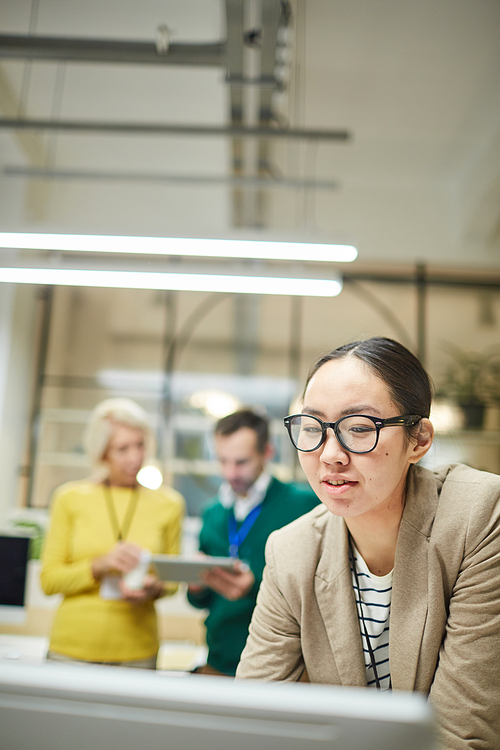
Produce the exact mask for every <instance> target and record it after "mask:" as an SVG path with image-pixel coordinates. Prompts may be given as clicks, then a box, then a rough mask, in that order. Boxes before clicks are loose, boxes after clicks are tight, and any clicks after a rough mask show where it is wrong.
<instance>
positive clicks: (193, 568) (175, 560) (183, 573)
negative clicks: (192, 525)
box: [151, 555, 235, 583]
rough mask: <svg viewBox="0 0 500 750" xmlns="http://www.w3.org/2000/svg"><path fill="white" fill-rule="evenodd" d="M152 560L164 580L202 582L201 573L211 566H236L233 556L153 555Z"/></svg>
mask: <svg viewBox="0 0 500 750" xmlns="http://www.w3.org/2000/svg"><path fill="white" fill-rule="evenodd" d="M151 562H152V563H153V565H154V567H155V568H156V570H157V573H158V576H159V578H160V579H161V580H162V581H183V582H184V583H201V575H202V573H204V572H205V571H207V570H210V568H230V569H232V568H234V563H235V560H234V558H233V557H209V556H207V557H192V556H187V555H185V556H183V555H153V557H152V560H151Z"/></svg>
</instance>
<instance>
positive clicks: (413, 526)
mask: <svg viewBox="0 0 500 750" xmlns="http://www.w3.org/2000/svg"><path fill="white" fill-rule="evenodd" d="M437 503H438V485H437V482H436V477H435V475H434V474H433V473H432V472H430V471H428V470H426V469H423V468H422V467H413V466H412V467H410V471H409V473H408V481H407V494H406V503H405V508H404V511H403V517H402V519H401V526H400V528H399V534H398V543H397V546H396V559H395V564H394V578H393V582H392V602H391V626H390V627H391V630H390V638H389V658H390V665H391V678H392V685H393V687H394V688H396V689H399V690H413V689H414V686H415V681H416V676H417V668H418V661H419V656H420V649H421V644H422V637H423V632H424V627H425V622H426V619H427V609H428V560H427V555H428V548H429V537H430V534H431V530H432V524H433V521H434V517H435V514H436V508H437Z"/></svg>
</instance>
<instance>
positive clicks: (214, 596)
mask: <svg viewBox="0 0 500 750" xmlns="http://www.w3.org/2000/svg"><path fill="white" fill-rule="evenodd" d="M215 447H216V452H217V458H218V460H219V463H220V467H221V473H222V476H223V479H224V481H223V483H222V485H221V487H220V489H219V493H218V495H217V497H216V498H215V500H214V501H212V502H211V503H210V505H209V506H208V507H207V508H206V510H205V513H204V515H203V526H202V529H201V533H200V551H201V552H204V553H205V554H207V555H222V556H227V555H231V556H232V557H236V558H238V559H239V560H240V561H241V562H240V563H239V564H238V565H237V566H236V570H235V571H234V572H233V571H228V570H224V569H222V568H216V569H213V570H212V571H210V572H208V573H206V574H205V577H204V584H205V585H204V586H203V587H202V586H190V587H189V591H188V599H189V601H190V603H191V604H192V605H193V606H195V607H198V608H202V609H205V608H206V609H208V610H209V614H208V617H207V619H206V620H205V625H206V628H207V644H208V659H207V665H206V666H205V667H202V668H201V669H199V670H198V671H200V672H203V673H205V674H223V675H234V673H235V671H236V667H237V665H238V662H239V659H240V655H241V652H242V650H243V647H244V646H245V642H246V639H247V635H248V626H249V625H250V620H251V618H252V613H253V610H254V607H255V602H256V598H257V592H258V590H259V586H260V583H261V581H262V572H263V570H264V549H265V545H266V541H267V538H268V536H269V534H270V533H271V532H272V531H274V530H275V529H279V528H281V527H282V526H285V525H286V524H287V523H290V522H291V521H294V520H295V519H296V518H298V517H299V516H301V515H303V514H304V513H307V512H308V511H310V510H312V509H313V508H314V507H315V506H316V505H317V504H318V502H319V501H318V498H317V497H316V495H315V494H314V493H313V492H312V490H311V489H310V488H309V486H308V485H307V486H306V485H299V484H285V483H283V482H280V481H279V480H278V479H275V478H274V477H272V476H271V474H269V472H268V471H267V469H266V465H267V462H268V461H269V460H270V459H271V458H272V456H273V447H272V445H271V443H270V442H269V425H268V421H267V419H266V418H265V417H263V416H261V415H260V414H256V413H255V412H253V411H251V410H249V409H242V410H240V411H237V412H235V413H234V414H230V415H229V416H227V417H224V418H223V419H221V420H220V421H219V422H218V423H217V425H216V427H215Z"/></svg>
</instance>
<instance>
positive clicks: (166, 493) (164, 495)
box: [142, 485, 186, 509]
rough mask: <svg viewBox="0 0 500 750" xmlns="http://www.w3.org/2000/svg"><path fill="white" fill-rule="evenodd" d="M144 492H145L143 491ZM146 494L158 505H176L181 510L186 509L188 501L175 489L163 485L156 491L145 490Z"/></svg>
mask: <svg viewBox="0 0 500 750" xmlns="http://www.w3.org/2000/svg"><path fill="white" fill-rule="evenodd" d="M142 491H143V492H144V490H142ZM145 492H146V494H147V495H148V496H149V497H150V498H152V499H153V500H156V502H158V503H162V504H165V505H169V506H170V505H176V506H178V507H179V508H181V509H184V508H185V505H186V501H185V500H184V497H183V496H182V495H181V493H180V492H178V491H177V490H175V489H174V488H173V487H168V486H166V485H162V486H161V487H159V488H158V489H156V490H145Z"/></svg>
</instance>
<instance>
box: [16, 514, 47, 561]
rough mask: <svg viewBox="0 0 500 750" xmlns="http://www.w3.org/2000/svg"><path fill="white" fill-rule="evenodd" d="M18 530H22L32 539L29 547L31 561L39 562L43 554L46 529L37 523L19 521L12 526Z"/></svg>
mask: <svg viewBox="0 0 500 750" xmlns="http://www.w3.org/2000/svg"><path fill="white" fill-rule="evenodd" d="M12 525H13V526H14V527H15V528H16V529H22V530H23V531H25V532H26V535H27V536H29V537H31V539H30V545H29V559H30V560H38V559H39V558H40V555H41V553H42V546H43V537H44V529H43V527H42V526H41V525H40V524H39V523H37V522H36V521H25V520H18V521H14V522H13V524H12Z"/></svg>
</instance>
